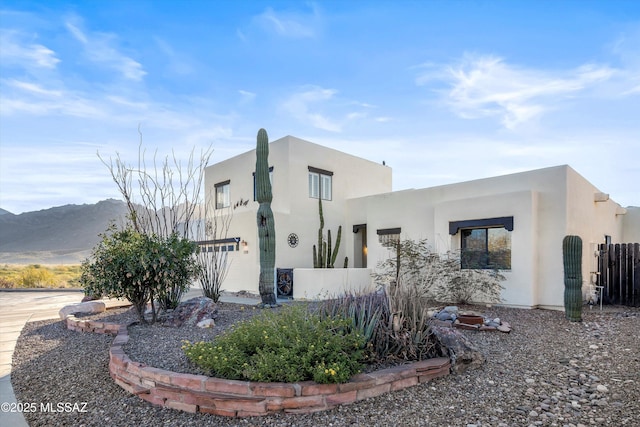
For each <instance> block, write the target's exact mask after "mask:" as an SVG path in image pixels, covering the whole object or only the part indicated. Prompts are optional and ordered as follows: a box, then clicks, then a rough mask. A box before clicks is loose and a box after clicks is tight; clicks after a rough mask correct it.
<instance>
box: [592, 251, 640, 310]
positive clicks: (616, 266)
mask: <svg viewBox="0 0 640 427" xmlns="http://www.w3.org/2000/svg"><path fill="white" fill-rule="evenodd" d="M598 251H599V257H598V276H597V277H598V279H597V285H598V286H603V288H602V302H603V303H605V304H620V305H628V306H633V307H640V243H622V244H620V243H616V244H608V245H605V244H602V245H598Z"/></svg>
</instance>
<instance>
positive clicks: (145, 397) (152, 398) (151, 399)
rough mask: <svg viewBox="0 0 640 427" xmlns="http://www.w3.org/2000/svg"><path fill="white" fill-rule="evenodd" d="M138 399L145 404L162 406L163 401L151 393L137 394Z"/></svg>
mask: <svg viewBox="0 0 640 427" xmlns="http://www.w3.org/2000/svg"><path fill="white" fill-rule="evenodd" d="M138 397H140V399H142V400H144V401H146V402H149V403H151V404H153V405H158V406H164V402H165V399H163V398H162V397H160V396H158V395H156V394H153V393H149V394H139V395H138Z"/></svg>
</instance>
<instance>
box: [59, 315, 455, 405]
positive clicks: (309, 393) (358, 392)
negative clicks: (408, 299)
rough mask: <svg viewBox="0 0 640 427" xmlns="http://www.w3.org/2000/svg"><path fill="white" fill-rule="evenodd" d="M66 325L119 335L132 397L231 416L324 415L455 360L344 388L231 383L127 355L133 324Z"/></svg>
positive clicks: (122, 381) (388, 372) (118, 359)
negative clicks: (153, 364) (145, 362)
mask: <svg viewBox="0 0 640 427" xmlns="http://www.w3.org/2000/svg"><path fill="white" fill-rule="evenodd" d="M66 324H67V328H68V329H71V330H74V331H82V332H94V333H103V334H105V333H106V334H113V335H116V337H115V338H114V340H113V342H112V344H111V347H110V349H109V373H110V375H111V378H112V379H113V380H114V381H115V383H116V384H118V385H119V386H120V387H122V388H123V389H125V390H126V391H128V392H129V393H131V394H134V395H136V396H138V397H140V398H141V399H143V400H145V401H147V402H150V403H152V404H154V405H159V406H163V407H167V408H172V409H178V410H181V411H187V412H204V413H210V414H215V415H222V416H227V417H248V416H261V415H267V414H270V413H275V412H285V413H296V414H300V413H310V412H317V411H323V410H326V409H331V408H334V407H336V406H338V405H343V404H350V403H353V402H357V401H360V400H364V399H368V398H371V397H375V396H379V395H381V394H385V393H388V392H391V391H396V390H402V389H404V388H407V387H412V386H415V385H417V384H420V383H424V382H427V381H430V380H432V379H434V378H438V377H443V376H446V375H448V374H449V371H450V368H451V364H450V361H449V359H448V358H445V357H440V358H435V359H429V360H424V361H420V362H415V363H411V364H407V365H400V366H394V367H392V368H387V369H382V370H379V371H376V372H371V373H368V374H358V375H355V376H353V377H352V378H351V380H350V381H349V382H347V383H343V384H318V383H316V382H313V381H303V382H298V383H262V382H253V381H236V380H226V379H222V378H213V377H207V376H205V375H193V374H182V373H176V372H171V371H166V370H163V369H158V368H154V367H152V366H147V365H145V364H143V363H139V362H136V361H133V360H131V359H130V358H129V356H127V354H126V353H125V352H124V350H123V346H124V345H125V344H126V343H127V342H128V341H129V332H128V330H127V325H119V324H115V323H107V322H97V321H83V320H80V319H77V318H75V317H74V316H68V317H67V319H66Z"/></svg>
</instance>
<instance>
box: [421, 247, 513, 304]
mask: <svg viewBox="0 0 640 427" xmlns="http://www.w3.org/2000/svg"><path fill="white" fill-rule="evenodd" d="M438 267H439V270H440V272H441V279H440V280H439V281H438V282H437V284H436V286H435V287H434V289H433V295H434V296H435V298H436V299H437V300H438V301H443V302H450V303H455V304H468V303H472V302H487V303H495V302H500V301H501V300H502V298H501V296H500V293H501V291H502V289H504V287H503V286H502V284H501V283H500V282H501V281H503V280H504V276H503V275H502V274H501V273H500V271H499V270H485V269H467V268H461V267H460V256H459V254H456V253H451V252H449V253H447V254H445V255H440V256H439V257H438Z"/></svg>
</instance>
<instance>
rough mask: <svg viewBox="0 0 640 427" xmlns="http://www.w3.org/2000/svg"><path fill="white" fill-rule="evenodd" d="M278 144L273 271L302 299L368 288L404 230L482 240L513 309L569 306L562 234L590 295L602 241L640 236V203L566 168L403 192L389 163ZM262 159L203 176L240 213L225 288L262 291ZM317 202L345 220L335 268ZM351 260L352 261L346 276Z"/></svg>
mask: <svg viewBox="0 0 640 427" xmlns="http://www.w3.org/2000/svg"><path fill="white" fill-rule="evenodd" d="M269 150H270V152H269V165H270V173H271V179H272V187H273V202H272V205H271V207H272V210H273V213H274V219H275V228H276V267H277V268H280V269H294V270H293V291H292V294H293V297H294V298H322V296H323V295H329V294H334V293H336V292H339V291H340V290H341V289H344V288H345V287H347V286H350V287H352V288H358V289H363V288H367V287H370V286H371V272H372V270H373V269H375V268H376V266H377V265H378V263H379V262H380V261H383V260H385V259H387V258H388V257H389V256H392V254H391V253H390V251H389V249H388V247H387V246H385V245H384V244H383V243H384V242H385V239H388V238H390V237H398V236H399V237H400V238H401V239H408V238H411V239H424V238H426V239H427V240H428V241H429V242H430V243H431V245H432V247H433V249H434V250H437V251H439V252H447V251H448V250H459V249H462V248H465V247H466V248H470V247H472V246H473V247H474V248H476V249H478V250H480V251H481V252H482V253H483V255H482V257H481V258H480V259H478V260H476V262H478V263H480V264H478V265H480V266H484V265H485V264H486V265H487V266H494V267H495V266H498V267H500V268H501V270H502V272H503V274H504V275H505V277H506V280H505V282H504V283H503V285H504V288H505V289H504V291H503V294H502V298H503V300H504V303H505V304H507V305H512V306H522V307H548V308H561V307H562V306H563V291H564V282H563V264H562V239H563V238H564V236H565V235H568V234H575V235H579V236H581V237H582V240H583V242H584V247H583V263H582V264H583V278H585V292H586V288H587V287H588V284H589V280H590V277H591V273H592V272H593V271H595V270H594V268H597V266H596V264H595V263H596V260H595V256H594V250H596V248H597V244H599V243H604V242H605V239H609V240H610V241H613V242H640V208H637V207H629V208H623V207H621V206H620V205H618V204H617V203H615V202H614V201H613V200H611V199H609V197H608V195H606V194H604V193H602V192H601V191H600V190H598V189H597V188H596V187H594V186H593V185H592V184H590V183H589V182H588V181H587V180H586V179H585V178H583V177H582V176H580V175H579V174H578V173H577V172H576V171H575V170H573V169H572V168H571V167H570V166H567V165H562V166H556V167H550V168H545V169H539V170H533V171H529V172H522V173H516V174H511V175H505V176H498V177H494V178H486V179H479V180H474V181H468V182H461V183H457V184H449V185H443V186H438V187H431V188H424V189H411V190H403V191H395V192H394V191H392V185H391V184H392V170H391V168H389V167H388V166H385V165H382V164H379V163H375V162H371V161H368V160H365V159H362V158H359V157H355V156H352V155H349V154H346V153H343V152H340V151H337V150H334V149H330V148H327V147H323V146H320V145H317V144H314V143H311V142H308V141H304V140H301V139H299V138H295V137H292V136H286V137H284V138H281V139H278V140H276V141H273V142H271V143H270V144H269ZM255 160H256V159H255V150H251V151H249V152H246V153H244V154H241V155H238V156H236V157H233V158H230V159H228V160H225V161H222V162H219V163H217V164H214V165H212V166H209V167H208V168H207V169H206V171H205V188H206V190H207V191H206V193H207V195H209V196H208V197H209V198H210V199H211V201H212V202H213V204H215V205H216V208H217V209H221V210H225V209H226V211H227V212H228V211H231V212H232V215H233V219H232V222H231V225H230V227H229V230H228V234H227V236H226V237H227V238H226V239H225V240H222V239H218V241H216V242H215V243H214V246H215V247H216V250H224V251H227V255H228V259H229V261H230V262H231V265H230V268H229V274H228V276H227V279H226V281H225V283H224V285H223V287H224V289H225V290H227V291H248V292H251V293H258V276H259V268H260V266H259V253H258V237H257V226H256V212H257V209H258V203H257V202H256V201H255V197H254V170H255ZM318 198H321V199H322V206H323V211H324V220H325V233H326V230H328V229H330V230H331V231H332V237H333V239H334V242H335V238H336V233H337V230H338V227H339V226H342V239H341V245H340V249H339V254H338V257H337V261H336V263H335V267H336V269H335V270H334V271H332V270H331V269H329V270H325V271H322V272H318V271H317V270H316V271H313V269H312V267H313V259H312V247H313V245H314V244H315V243H316V242H317V239H318V227H319V217H318ZM234 206H235V208H234ZM220 212H222V211H220ZM345 257H348V258H349V267H350V268H349V269H348V270H347V271H344V270H343V271H340V272H338V270H342V266H343V260H344V258H345ZM478 265H475V266H478Z"/></svg>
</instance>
